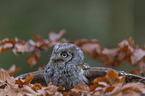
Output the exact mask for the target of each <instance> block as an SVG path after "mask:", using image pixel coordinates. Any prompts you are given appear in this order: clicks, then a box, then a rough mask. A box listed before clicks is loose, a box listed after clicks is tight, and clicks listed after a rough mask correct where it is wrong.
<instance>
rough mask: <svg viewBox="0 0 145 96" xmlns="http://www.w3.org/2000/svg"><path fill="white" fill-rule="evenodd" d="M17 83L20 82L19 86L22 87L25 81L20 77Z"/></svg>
mask: <svg viewBox="0 0 145 96" xmlns="http://www.w3.org/2000/svg"><path fill="white" fill-rule="evenodd" d="M16 84H18V86H19V87H22V86H23V84H24V82H23V81H22V80H21V79H20V78H18V80H16Z"/></svg>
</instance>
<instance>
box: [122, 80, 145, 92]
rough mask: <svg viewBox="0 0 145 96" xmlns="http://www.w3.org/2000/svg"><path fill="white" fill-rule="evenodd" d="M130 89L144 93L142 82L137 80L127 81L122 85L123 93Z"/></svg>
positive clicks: (144, 87)
mask: <svg viewBox="0 0 145 96" xmlns="http://www.w3.org/2000/svg"><path fill="white" fill-rule="evenodd" d="M130 90H132V91H134V92H137V93H143V94H145V85H144V84H143V83H140V82H138V83H128V84H125V85H124V86H123V87H122V92H123V94H125V93H127V92H128V91H130Z"/></svg>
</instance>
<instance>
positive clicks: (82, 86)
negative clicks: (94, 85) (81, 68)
mask: <svg viewBox="0 0 145 96" xmlns="http://www.w3.org/2000/svg"><path fill="white" fill-rule="evenodd" d="M71 91H75V92H76V93H78V92H88V91H89V87H88V86H87V85H86V84H78V85H76V86H75V87H74V88H73V89H71Z"/></svg>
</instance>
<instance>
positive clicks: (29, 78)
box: [24, 73, 34, 85]
mask: <svg viewBox="0 0 145 96" xmlns="http://www.w3.org/2000/svg"><path fill="white" fill-rule="evenodd" d="M33 78H34V75H33V74H32V73H30V74H29V75H28V76H27V77H26V79H25V81H24V85H28V84H29V83H30V82H31V81H32V79H33Z"/></svg>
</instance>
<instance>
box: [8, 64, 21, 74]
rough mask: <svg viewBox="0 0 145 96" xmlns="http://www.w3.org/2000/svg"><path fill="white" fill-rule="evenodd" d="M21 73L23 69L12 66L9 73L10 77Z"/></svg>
mask: <svg viewBox="0 0 145 96" xmlns="http://www.w3.org/2000/svg"><path fill="white" fill-rule="evenodd" d="M19 71H21V68H16V66H15V65H12V66H11V67H10V68H9V70H8V73H9V75H10V76H12V75H13V74H15V73H17V72H19Z"/></svg>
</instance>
